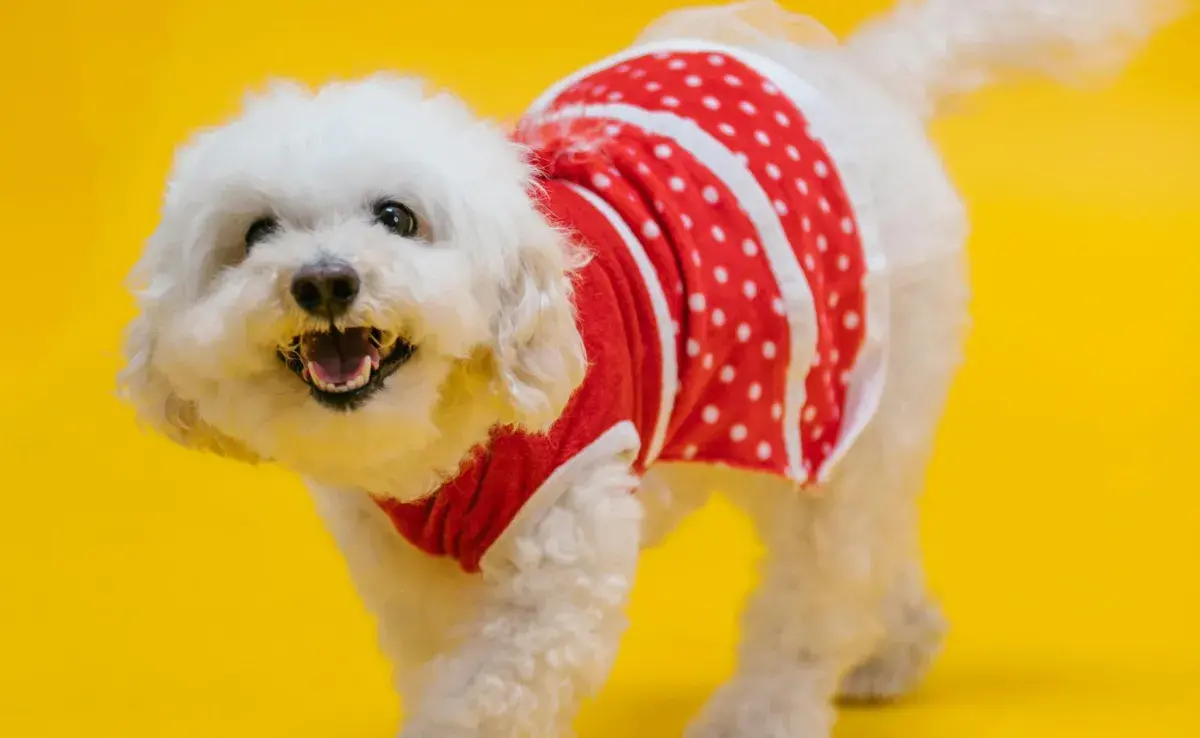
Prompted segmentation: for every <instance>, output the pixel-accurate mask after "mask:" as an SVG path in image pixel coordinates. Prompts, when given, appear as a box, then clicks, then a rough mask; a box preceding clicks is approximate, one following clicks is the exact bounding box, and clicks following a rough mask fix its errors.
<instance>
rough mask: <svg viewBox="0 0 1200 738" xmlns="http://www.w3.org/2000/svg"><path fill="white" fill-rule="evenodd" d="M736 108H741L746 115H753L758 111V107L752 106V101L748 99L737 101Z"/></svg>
mask: <svg viewBox="0 0 1200 738" xmlns="http://www.w3.org/2000/svg"><path fill="white" fill-rule="evenodd" d="M738 110H741V111H742V112H743V113H745V114H746V115H754V114H755V113H757V112H758V108H756V107H754V103H752V102H750V101H749V100H742V101H741V102H740V103H738Z"/></svg>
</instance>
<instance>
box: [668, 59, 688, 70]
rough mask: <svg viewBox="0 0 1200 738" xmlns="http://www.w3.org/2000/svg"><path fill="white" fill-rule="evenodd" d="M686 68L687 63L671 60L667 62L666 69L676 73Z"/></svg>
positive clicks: (680, 60) (681, 60)
mask: <svg viewBox="0 0 1200 738" xmlns="http://www.w3.org/2000/svg"><path fill="white" fill-rule="evenodd" d="M686 66H687V62H685V61H684V60H683V59H672V60H671V61H669V62H667V69H674V70H675V71H676V72H678V71H679V70H680V69H683V68H684V67H686Z"/></svg>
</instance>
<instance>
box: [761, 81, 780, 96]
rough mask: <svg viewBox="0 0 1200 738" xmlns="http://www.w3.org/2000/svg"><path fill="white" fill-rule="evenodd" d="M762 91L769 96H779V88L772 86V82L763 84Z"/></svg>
mask: <svg viewBox="0 0 1200 738" xmlns="http://www.w3.org/2000/svg"><path fill="white" fill-rule="evenodd" d="M762 91H763V92H765V93H767V94H768V95H778V94H779V88H778V87H776V86H775V85H773V84H771V83H770V82H763V83H762Z"/></svg>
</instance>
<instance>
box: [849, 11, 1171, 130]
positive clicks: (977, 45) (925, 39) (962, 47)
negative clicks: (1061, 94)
mask: <svg viewBox="0 0 1200 738" xmlns="http://www.w3.org/2000/svg"><path fill="white" fill-rule="evenodd" d="M1188 5H1189V2H1188V0H924V1H923V2H911V1H910V0H902V3H901V5H900V6H899V7H897V8H895V9H894V10H892V11H890V12H888V13H885V14H883V15H881V16H879V17H877V18H875V19H873V20H870V21H868V22H867V23H866V24H864V25H863V26H862V27H860V28H859V29H858V30H857V31H856V32H855V33H854V34H853V35H852V36H851V37H850V38H848V39H846V41H845V44H844V52H845V53H846V54H848V55H849V56H850V57H851V58H852V59H853V60H854V61H855V63H857V64H858V65H859V66H860V67H861V68H862V69H864V70H865V71H866V72H868V73H869V74H870V75H871V76H873V77H875V78H876V79H878V80H879V81H880V82H881V83H882V84H883V85H885V86H886V87H887V88H888V89H889V90H891V91H892V92H893V93H894V94H895V95H897V96H898V97H900V98H901V99H902V100H903V101H904V102H905V103H906V104H909V105H911V106H912V107H913V108H914V109H915V110H918V111H920V112H921V113H922V114H923V115H925V116H926V117H929V116H932V115H934V114H936V113H937V112H938V110H939V109H940V108H941V107H942V106H943V105H944V104H945V103H946V102H947V101H949V100H951V99H952V98H954V97H956V96H958V95H962V94H965V93H969V92H971V91H973V90H975V89H978V88H980V87H982V86H984V85H986V84H988V83H990V82H992V81H995V80H997V78H1003V77H1005V76H1008V75H1012V74H1022V73H1036V74H1044V75H1050V76H1052V77H1057V78H1059V79H1063V80H1065V81H1079V80H1080V78H1081V77H1082V78H1085V79H1086V78H1087V77H1089V76H1093V75H1104V74H1107V73H1112V72H1115V71H1118V70H1119V69H1120V68H1121V67H1122V66H1123V65H1124V63H1125V62H1126V60H1127V59H1128V58H1129V57H1130V56H1132V54H1133V53H1135V52H1136V51H1137V50H1138V49H1139V48H1140V46H1141V45H1142V44H1143V43H1144V42H1145V41H1146V40H1147V39H1148V38H1149V37H1150V36H1151V35H1152V34H1153V33H1154V31H1155V30H1157V29H1158V28H1159V27H1161V26H1162V25H1164V24H1166V23H1168V22H1170V21H1172V20H1174V19H1175V18H1177V17H1178V16H1180V15H1182V14H1183V13H1184V12H1185V11H1187V10H1188V9H1189V8H1188Z"/></svg>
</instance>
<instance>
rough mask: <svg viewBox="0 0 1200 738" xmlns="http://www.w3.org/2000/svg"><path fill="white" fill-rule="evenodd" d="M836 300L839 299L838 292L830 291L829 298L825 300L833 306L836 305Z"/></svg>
mask: <svg viewBox="0 0 1200 738" xmlns="http://www.w3.org/2000/svg"><path fill="white" fill-rule="evenodd" d="M838 300H839V298H838V293H836V292H830V293H829V298H828V299H827V300H826V301H825V302H826V303H827V304H828V305H829V307H831V308H834V307H837V305H838Z"/></svg>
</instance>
